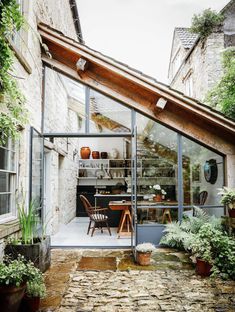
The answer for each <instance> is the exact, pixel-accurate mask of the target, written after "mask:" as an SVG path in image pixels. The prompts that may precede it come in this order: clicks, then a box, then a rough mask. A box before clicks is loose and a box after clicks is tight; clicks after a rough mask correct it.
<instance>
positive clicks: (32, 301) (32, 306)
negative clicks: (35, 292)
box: [19, 295, 40, 312]
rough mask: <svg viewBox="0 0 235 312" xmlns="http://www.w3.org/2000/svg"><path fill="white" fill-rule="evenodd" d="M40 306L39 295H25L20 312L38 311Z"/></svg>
mask: <svg viewBox="0 0 235 312" xmlns="http://www.w3.org/2000/svg"><path fill="white" fill-rule="evenodd" d="M39 307H40V298H39V297H28V296H27V295H24V297H23V299H22V301H21V305H20V310H19V312H25V311H27V312H37V311H38V310H39Z"/></svg>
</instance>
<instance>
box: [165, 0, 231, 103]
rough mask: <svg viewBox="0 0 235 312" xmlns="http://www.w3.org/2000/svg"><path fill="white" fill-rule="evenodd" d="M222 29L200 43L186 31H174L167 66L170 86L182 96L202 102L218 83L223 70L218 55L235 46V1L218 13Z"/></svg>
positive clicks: (180, 29) (186, 29) (177, 29)
mask: <svg viewBox="0 0 235 312" xmlns="http://www.w3.org/2000/svg"><path fill="white" fill-rule="evenodd" d="M221 13H222V14H223V15H224V23H223V26H222V27H219V28H217V29H215V30H214V32H213V33H212V34H211V35H209V36H208V37H207V38H206V40H204V41H202V40H200V39H199V38H198V36H197V35H196V34H192V33H190V32H189V29H188V28H178V27H177V28H175V31H174V35H173V41H172V50H171V56H170V63H169V71H168V78H169V83H170V86H171V87H172V88H174V89H176V90H179V91H181V92H183V93H184V94H186V95H188V96H190V97H193V98H196V99H198V100H200V101H204V99H205V96H206V94H207V92H208V90H210V89H211V88H212V87H213V86H214V85H215V84H216V83H217V82H218V81H219V79H220V77H221V75H222V73H223V70H222V66H221V53H222V52H223V51H224V49H226V48H228V47H231V46H234V45H235V1H234V0H232V1H230V2H229V3H228V4H227V5H226V6H225V8H224V9H223V10H222V11H221Z"/></svg>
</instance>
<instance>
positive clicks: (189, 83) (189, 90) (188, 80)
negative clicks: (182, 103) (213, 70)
mask: <svg viewBox="0 0 235 312" xmlns="http://www.w3.org/2000/svg"><path fill="white" fill-rule="evenodd" d="M184 84H185V94H186V95H188V96H191V97H193V75H192V71H190V72H189V73H188V74H187V75H186V77H185V79H184Z"/></svg>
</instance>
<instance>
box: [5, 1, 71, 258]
mask: <svg viewBox="0 0 235 312" xmlns="http://www.w3.org/2000/svg"><path fill="white" fill-rule="evenodd" d="M23 12H24V16H25V19H26V26H25V28H24V29H22V30H21V32H20V33H19V34H18V35H17V36H18V38H19V40H18V41H17V46H15V51H16V52H15V54H16V57H15V62H14V66H13V71H12V72H13V74H14V75H15V76H17V77H19V78H20V79H18V84H19V86H20V88H21V90H22V92H23V94H24V96H25V98H26V108H27V110H28V124H27V125H26V126H25V129H23V130H22V131H21V136H20V140H19V143H18V162H17V165H18V168H17V169H18V170H17V171H18V177H17V192H18V193H19V192H24V193H25V196H26V198H28V191H29V142H30V126H33V127H34V128H35V129H36V130H38V131H39V132H41V122H42V121H41V113H42V77H43V70H42V61H41V42H40V36H39V34H38V32H37V23H38V22H39V21H40V22H43V23H46V24H49V25H50V26H51V27H54V28H56V29H58V30H59V31H61V32H63V33H64V34H65V35H67V36H69V37H71V38H73V39H75V40H77V36H76V30H75V27H74V20H73V18H72V12H71V9H70V4H69V0H56V1H52V0H37V1H29V0H25V1H24V7H23ZM57 114H58V115H59V114H61V116H62V115H63V112H62V111H57ZM69 152H70V151H68V152H67V154H66V155H65V156H64V162H63V169H62V173H60V172H59V153H58V149H57V146H56V145H55V144H54V145H52V148H51V153H52V158H51V159H52V163H51V166H52V168H51V172H53V178H51V180H50V182H51V184H52V185H51V190H53V196H52V198H53V200H52V201H51V205H52V207H51V211H52V212H53V213H52V218H51V220H52V221H51V222H52V223H53V228H55V229H56V228H58V222H59V221H61V222H62V221H63V222H68V221H69V220H70V219H71V218H72V217H73V216H74V215H75V211H76V194H75V195H74V194H72V195H71V192H68V189H70V190H71V189H72V188H73V187H74V185H75V183H76V182H77V181H76V180H75V178H73V176H74V175H71V172H70V171H71V170H70V168H72V167H73V168H74V164H73V162H72V161H71V157H70V155H69ZM70 166H71V167H70ZM64 168H65V169H64ZM66 175H68V176H67V178H66ZM62 176H63V181H66V182H65V183H63V184H61V185H60V189H59V179H60V177H62ZM70 182H71V183H70ZM74 189H76V188H74ZM63 196H64V199H63V209H61V207H59V205H60V200H59V197H60V198H62V197H63ZM66 196H68V197H69V198H66ZM72 197H73V199H71V198H72ZM65 203H66V204H65ZM60 212H61V213H60ZM65 216H66V219H65V220H63V217H65ZM17 231H18V228H17V227H16V226H14V227H12V231H11V230H10V229H9V230H8V234H7V236H8V235H9V233H11V232H13V233H14V232H17ZM0 232H1V229H0ZM0 234H1V233H0ZM0 237H1V235H0ZM3 238H4V237H3ZM2 247H3V240H2V241H1V242H0V256H1V254H2Z"/></svg>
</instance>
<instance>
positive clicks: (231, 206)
mask: <svg viewBox="0 0 235 312" xmlns="http://www.w3.org/2000/svg"><path fill="white" fill-rule="evenodd" d="M218 194H219V195H222V198H221V200H220V202H221V204H223V205H225V206H226V207H227V209H228V214H229V216H230V218H235V189H233V188H228V187H225V186H224V187H223V188H221V189H219V193H218Z"/></svg>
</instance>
